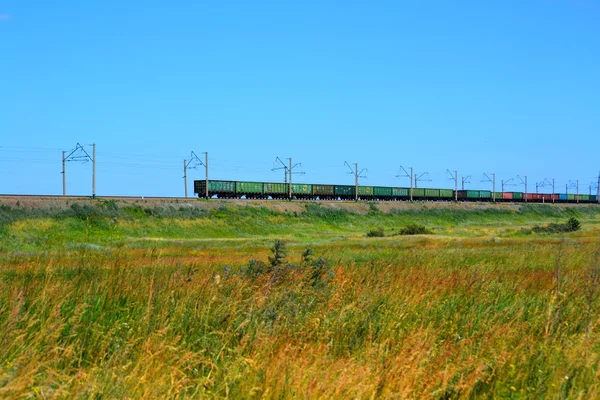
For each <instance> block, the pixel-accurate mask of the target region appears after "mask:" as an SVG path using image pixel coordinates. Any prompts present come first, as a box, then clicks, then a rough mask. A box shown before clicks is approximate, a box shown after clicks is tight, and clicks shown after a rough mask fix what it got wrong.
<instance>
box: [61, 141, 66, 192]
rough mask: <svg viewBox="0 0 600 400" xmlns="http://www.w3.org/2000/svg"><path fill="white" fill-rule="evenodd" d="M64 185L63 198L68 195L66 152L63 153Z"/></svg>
mask: <svg viewBox="0 0 600 400" xmlns="http://www.w3.org/2000/svg"><path fill="white" fill-rule="evenodd" d="M62 184H63V196H66V195H67V162H66V160H65V152H64V151H63V152H62Z"/></svg>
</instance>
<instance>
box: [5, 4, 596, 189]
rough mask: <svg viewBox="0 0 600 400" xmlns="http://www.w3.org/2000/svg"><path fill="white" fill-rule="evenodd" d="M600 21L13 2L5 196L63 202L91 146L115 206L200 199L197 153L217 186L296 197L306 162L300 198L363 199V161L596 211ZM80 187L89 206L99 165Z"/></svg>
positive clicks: (506, 12) (435, 180)
mask: <svg viewBox="0 0 600 400" xmlns="http://www.w3.org/2000/svg"><path fill="white" fill-rule="evenodd" d="M598 21H600V0H552V1H550V0H527V1H523V0H519V1H517V0H507V1H482V0H477V1H475V0H473V1H460V0H459V1H452V2H449V1H376V2H364V1H361V2H358V1H310V0H309V1H302V2H291V1H268V2H267V1H265V2H262V1H244V2H242V1H239V2H238V1H230V2H199V1H177V2H164V1H151V0H148V1H143V2H142V1H131V2H124V1H110V0H108V1H102V2H99V1H98V2H81V1H59V2H33V1H27V0H8V1H7V0H3V1H0V88H1V89H0V193H23V194H25V193H32V194H42V193H44V194H60V193H61V191H62V186H61V185H62V178H61V174H60V171H61V150H70V149H73V148H74V147H75V145H76V143H78V142H79V143H82V144H86V145H87V144H91V143H96V144H97V152H98V154H97V165H98V167H97V168H98V178H97V193H98V194H99V195H103V194H104V195H109V194H115V195H146V196H150V195H166V196H179V195H183V192H184V188H183V179H182V176H183V171H182V163H183V159H184V158H189V154H190V152H191V151H192V150H193V151H195V152H196V153H198V154H199V155H201V153H202V152H205V151H208V152H209V155H210V161H209V162H210V166H211V170H210V175H211V178H214V179H225V180H262V181H281V180H282V178H283V173H282V172H272V171H271V168H272V167H273V161H274V159H275V157H277V156H279V157H281V158H284V157H290V156H291V157H293V159H294V161H295V162H301V163H302V168H299V169H298V171H303V172H305V175H298V176H296V177H295V178H294V179H295V180H297V181H303V182H320V183H340V184H343V183H347V184H352V183H353V177H352V176H351V175H349V174H347V172H348V168H347V167H345V166H344V161H348V162H350V163H354V162H358V163H359V167H360V168H361V169H362V168H367V169H368V172H367V173H366V174H365V175H366V176H367V179H364V180H361V184H368V185H386V186H407V185H408V180H407V179H397V178H395V175H397V174H398V169H399V166H401V165H402V166H404V167H405V168H407V169H408V167H413V168H414V169H415V171H417V174H421V173H423V172H429V175H430V178H431V181H427V182H421V186H423V187H424V186H429V187H453V185H454V183H453V181H451V180H449V179H448V175H447V174H446V169H450V170H458V171H459V175H460V176H466V175H471V176H472V178H471V184H470V185H467V187H468V188H469V187H470V188H491V185H489V184H484V183H481V182H480V180H481V179H482V174H483V173H484V172H486V173H488V174H491V173H496V175H497V179H498V182H500V180H502V179H505V180H508V179H511V178H515V177H516V176H517V175H520V176H522V177H523V176H528V180H529V183H530V184H529V187H530V189H529V191H530V192H531V191H533V190H532V187H533V188H534V187H535V182H539V181H542V180H544V178H548V179H550V180H552V179H553V178H554V179H555V180H556V191H557V192H564V186H565V184H567V183H568V181H569V180H573V181H574V180H579V181H580V192H581V193H587V192H588V190H589V189H588V186H589V184H590V182H591V181H592V180H595V179H596V178H595V177H596V176H597V174H598V170H599V169H600V162H599V157H598V152H599V150H600V136H599V135H598V133H599V132H600V112H599V111H600V51H599V50H600V47H599V38H600V24H599V23H598ZM88 149H89V148H88ZM89 150H91V149H89ZM67 170H68V172H67V181H68V187H67V190H68V193H69V194H90V193H91V165H90V164H89V163H88V164H76V163H68V165H67ZM188 175H189V178H188V179H189V186H190V192H192V190H191V187H192V181H193V179H194V178H196V179H203V178H204V171H203V170H202V169H199V170H191V171H189V174H188ZM515 181H516V180H515ZM499 185H500V184H499V183H498V186H499ZM498 190H499V189H498ZM508 190H509V189H508V188H507V191H508ZM510 190H515V191H517V190H519V191H522V190H523V186H522V185H521V186H515V187H512V188H511V189H510ZM544 191H549V189H548V188H544Z"/></svg>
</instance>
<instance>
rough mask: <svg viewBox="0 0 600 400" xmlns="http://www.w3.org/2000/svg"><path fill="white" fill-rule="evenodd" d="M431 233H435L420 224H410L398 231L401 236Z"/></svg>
mask: <svg viewBox="0 0 600 400" xmlns="http://www.w3.org/2000/svg"><path fill="white" fill-rule="evenodd" d="M431 233H433V232H432V231H431V230H430V229H427V228H426V227H425V226H424V225H419V224H409V225H406V226H405V227H404V228H402V229H400V231H398V234H399V235H429V234H431Z"/></svg>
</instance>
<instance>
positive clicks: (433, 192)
mask: <svg viewBox="0 0 600 400" xmlns="http://www.w3.org/2000/svg"><path fill="white" fill-rule="evenodd" d="M425 197H426V198H427V199H428V200H439V198H440V189H425Z"/></svg>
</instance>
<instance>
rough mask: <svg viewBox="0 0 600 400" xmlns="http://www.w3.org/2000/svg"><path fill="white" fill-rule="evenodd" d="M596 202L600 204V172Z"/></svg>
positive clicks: (599, 174) (599, 173)
mask: <svg viewBox="0 0 600 400" xmlns="http://www.w3.org/2000/svg"><path fill="white" fill-rule="evenodd" d="M596 200H597V201H598V204H600V172H598V193H596Z"/></svg>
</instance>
